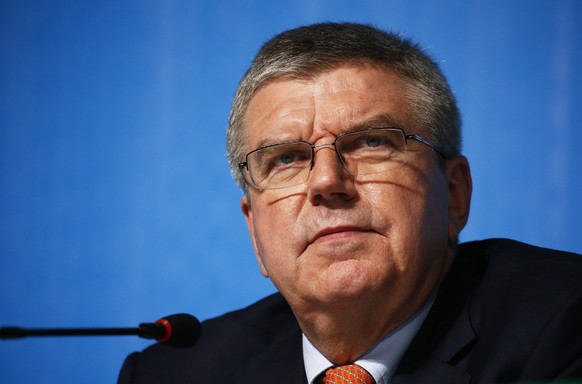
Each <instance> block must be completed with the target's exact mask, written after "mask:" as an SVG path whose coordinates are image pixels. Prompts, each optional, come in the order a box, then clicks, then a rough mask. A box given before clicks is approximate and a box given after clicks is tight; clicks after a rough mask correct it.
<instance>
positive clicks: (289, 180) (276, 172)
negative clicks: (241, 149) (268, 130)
mask: <svg viewBox="0 0 582 384" xmlns="http://www.w3.org/2000/svg"><path fill="white" fill-rule="evenodd" d="M311 155H312V150H311V145H309V144H307V143H303V142H298V143H283V144H276V145H271V146H268V147H263V148H260V149H257V150H255V151H253V152H251V153H249V154H248V155H247V164H248V169H249V174H250V178H251V181H252V183H253V184H254V185H255V186H256V187H258V188H262V189H277V188H285V187H291V186H293V185H298V184H302V183H304V182H306V181H307V178H308V177H309V171H310V168H311Z"/></svg>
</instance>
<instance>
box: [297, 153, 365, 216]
mask: <svg viewBox="0 0 582 384" xmlns="http://www.w3.org/2000/svg"><path fill="white" fill-rule="evenodd" d="M314 151H315V157H314V163H313V169H312V170H311V175H310V177H309V180H308V182H307V196H308V199H309V200H310V201H311V202H312V203H313V204H314V205H319V204H324V203H330V202H341V201H349V200H351V199H353V197H354V196H355V193H356V189H355V184H354V180H353V177H352V175H350V174H349V173H348V171H347V170H346V169H345V168H344V166H343V165H342V163H341V161H340V159H339V157H338V154H337V153H336V151H335V147H334V146H333V144H323V145H318V146H315V148H314Z"/></svg>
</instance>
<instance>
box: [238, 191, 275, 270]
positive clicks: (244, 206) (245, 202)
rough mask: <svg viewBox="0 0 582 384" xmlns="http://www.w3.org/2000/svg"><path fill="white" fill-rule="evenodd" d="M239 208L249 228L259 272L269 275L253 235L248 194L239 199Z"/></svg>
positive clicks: (252, 220) (253, 228)
mask: <svg viewBox="0 0 582 384" xmlns="http://www.w3.org/2000/svg"><path fill="white" fill-rule="evenodd" d="M240 208H241V210H242V212H243V215H244V216H245V221H246V222H247V228H248V229H249V234H250V236H251V242H252V244H253V249H254V250H255V257H256V258H257V262H258V263H259V268H260V269H261V273H262V274H263V276H265V277H269V274H268V273H267V269H266V268H265V265H264V264H263V259H262V258H261V255H260V252H259V247H258V246H257V238H256V236H255V225H254V218H253V209H252V207H251V201H250V197H249V196H248V195H244V196H243V197H241V199H240Z"/></svg>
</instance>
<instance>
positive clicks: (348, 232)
mask: <svg viewBox="0 0 582 384" xmlns="http://www.w3.org/2000/svg"><path fill="white" fill-rule="evenodd" d="M364 232H369V230H367V229H364V228H361V227H356V226H351V225H342V226H336V227H328V228H324V229H322V230H321V231H319V232H317V233H316V234H315V236H314V237H313V239H312V240H311V241H310V244H314V243H319V242H323V241H333V240H342V239H347V238H349V237H352V236H354V235H356V234H361V233H364Z"/></svg>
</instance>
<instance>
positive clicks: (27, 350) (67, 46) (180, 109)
mask: <svg viewBox="0 0 582 384" xmlns="http://www.w3.org/2000/svg"><path fill="white" fill-rule="evenodd" d="M326 20H334V21H346V20H347V21H361V22H371V23H374V24H376V25H378V26H381V27H384V28H390V29H393V30H396V31H400V32H402V33H404V34H405V35H406V36H408V37H411V38H413V39H415V40H417V41H418V42H419V43H420V44H421V45H422V46H423V47H426V49H428V51H429V52H431V53H432V54H433V55H434V56H435V58H436V59H437V60H438V61H439V62H441V64H442V67H443V69H444V72H445V74H446V75H447V76H448V78H449V80H450V83H451V86H452V88H453V89H454V90H455V92H456V95H457V97H458V101H459V104H460V107H461V109H462V111H463V117H464V130H465V140H464V142H465V146H464V148H465V153H466V155H467V156H468V157H469V159H470V161H471V163H472V170H473V177H474V184H475V191H474V199H473V207H472V213H471V218H470V223H469V225H468V227H467V228H466V230H465V231H464V233H463V234H462V238H463V239H464V240H472V239H481V238H486V237H492V236H503V237H512V238H516V239H519V240H522V241H526V242H530V243H534V244H537V245H542V246H548V247H554V248H559V249H565V250H571V251H576V252H582V236H581V234H582V224H581V220H580V218H581V217H582V205H581V204H580V196H581V195H582V181H581V176H582V174H581V171H580V164H581V163H582V151H580V143H581V142H582V133H581V132H582V130H581V129H580V121H582V112H581V111H582V108H580V104H581V100H582V94H581V92H582V78H581V71H580V68H582V46H581V37H582V23H580V20H582V2H580V1H577V0H571V1H568V0H546V1H533V0H507V1H506V0H499V1H491V0H479V1H478V0H475V1H463V2H456V1H430V0H401V1H386V0H384V1H379V0H378V1H348V0H329V1H314V0H293V1H289V2H284V1H256V0H255V1H251V0H249V1H243V0H239V1H231V2H221V1H180V0H166V1H162V0H145V1H144V0H142V1H138V0H128V1H119V0H101V1H73V0H71V1H58V0H52V1H51V0H1V1H0V55H1V56H0V325H20V326H25V327H67V326H81V327H91V326H102V327H106V326H136V325H137V324H138V323H140V322H143V321H153V320H155V319H157V318H158V317H160V316H163V315H166V314H171V313H175V312H190V313H193V314H195V315H197V316H198V317H199V318H201V319H206V318H208V317H211V316H215V315H219V314H221V313H224V312H225V311H228V310H233V309H236V308H239V307H241V306H245V305H247V304H250V303H252V302H254V301H255V300H257V299H259V298H261V297H263V296H264V295H266V294H267V293H270V292H272V291H274V288H273V287H272V285H271V284H270V282H269V281H268V280H266V279H264V278H263V277H262V276H261V275H260V273H259V270H258V268H257V266H256V263H255V259H254V255H253V253H252V249H251V245H250V241H249V240H248V235H247V232H246V226H245V224H244V221H243V218H242V215H241V214H240V210H239V198H240V196H241V193H240V192H239V191H238V190H237V188H236V187H235V185H234V183H233V182H232V181H231V179H230V175H229V170H228V166H227V163H226V160H225V149H224V141H225V140H224V133H225V127H226V124H227V118H228V111H229V107H230V102H231V99H232V95H233V93H234V90H235V88H236V85H237V83H238V80H239V79H240V77H241V76H242V75H243V73H244V71H245V70H246V68H247V66H248V65H249V63H250V60H251V59H252V57H253V55H254V54H255V53H256V50H257V49H258V47H259V46H260V44H262V43H263V42H264V41H265V40H267V39H268V38H270V37H271V36H272V35H274V34H275V33H277V32H280V31H282V30H284V29H287V28H290V27H295V26H298V25H300V24H306V23H312V22H317V21H326ZM148 344H149V342H148V341H145V340H140V339H137V338H135V339H134V338H133V337H117V338H115V337H103V338H64V339H55V338H45V339H40V338H37V339H32V338H31V339H24V340H21V341H0V382H2V383H77V382H85V383H107V382H114V380H115V378H116V375H117V371H118V369H119V366H120V365H121V363H122V361H123V358H124V356H125V355H126V354H127V353H129V352H131V351H133V350H138V349H142V348H144V347H145V346H146V345H148Z"/></svg>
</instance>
